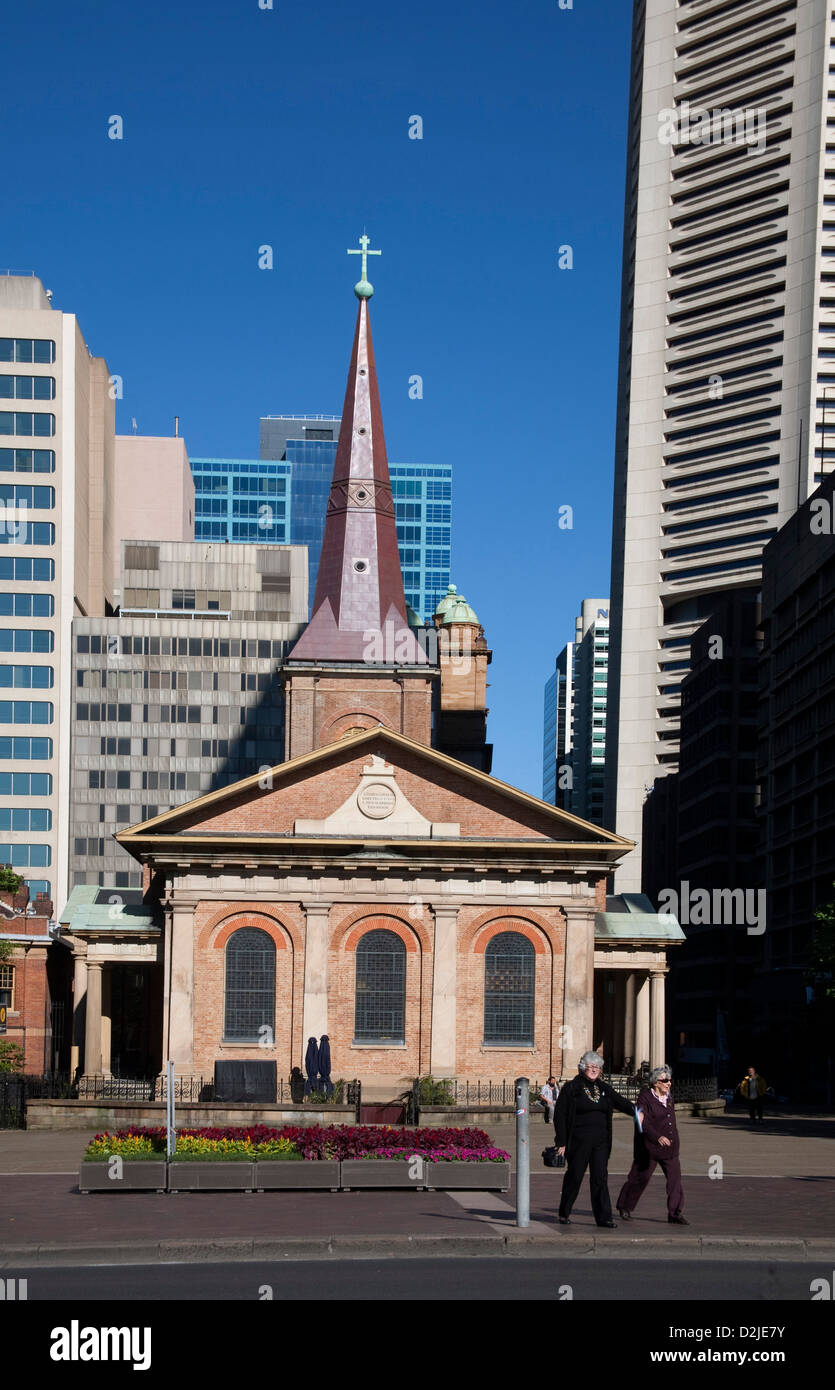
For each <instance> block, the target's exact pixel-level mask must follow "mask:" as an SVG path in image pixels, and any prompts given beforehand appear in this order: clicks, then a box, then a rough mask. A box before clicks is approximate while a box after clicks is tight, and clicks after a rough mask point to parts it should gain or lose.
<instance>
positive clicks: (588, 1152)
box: [554, 1052, 634, 1229]
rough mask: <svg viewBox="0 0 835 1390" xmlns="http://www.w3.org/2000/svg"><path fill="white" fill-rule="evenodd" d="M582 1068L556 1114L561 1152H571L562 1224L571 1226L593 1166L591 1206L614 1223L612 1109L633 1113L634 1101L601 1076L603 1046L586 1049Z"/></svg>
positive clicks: (601, 1219) (601, 1222)
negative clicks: (595, 1050) (610, 1197)
mask: <svg viewBox="0 0 835 1390" xmlns="http://www.w3.org/2000/svg"><path fill="white" fill-rule="evenodd" d="M578 1066H579V1074H578V1075H577V1076H575V1077H574V1080H573V1081H569V1082H568V1084H567V1085H565V1086H563V1088H562V1090H561V1091H560V1094H559V1099H558V1100H557V1108H556V1112H555V1114H554V1130H555V1133H556V1136H557V1152H558V1153H560V1154H566V1165H567V1166H566V1170H565V1177H564V1179H563V1184H562V1196H561V1197H560V1210H559V1221H560V1225H562V1226H568V1225H569V1224H570V1222H569V1217H570V1215H571V1208H572V1207H573V1206H574V1203H575V1201H576V1200H577V1193H578V1192H579V1191H580V1184H581V1183H582V1181H583V1177H584V1176H585V1172H586V1169H587V1168H588V1170H589V1186H590V1187H591V1207H592V1211H593V1212H594V1219H595V1221H596V1222H597V1224H598V1226H607V1227H609V1228H610V1229H614V1228H615V1227H616V1226H617V1224H618V1223H617V1222H616V1221H613V1220H612V1203H611V1201H610V1199H609V1172H608V1164H609V1154H610V1153H611V1151H612V1112H613V1111H614V1110H620V1111H622V1113H623V1114H624V1115H628V1116H629V1117H630V1119H631V1118H633V1116H634V1106H632V1105H630V1103H629V1101H628V1100H624V1098H623V1096H621V1095H618V1093H617V1091H615V1090H614V1089H613V1088H612V1087H611V1086H610V1085H608V1083H607V1082H605V1081H602V1080H601V1079H600V1073H601V1071H602V1070H603V1058H602V1057H601V1056H600V1055H599V1053H597V1052H584V1053H583V1056H582V1057H581V1058H580V1061H579V1064H578Z"/></svg>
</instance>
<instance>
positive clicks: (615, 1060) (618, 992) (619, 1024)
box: [610, 970, 626, 1071]
mask: <svg viewBox="0 0 835 1390" xmlns="http://www.w3.org/2000/svg"><path fill="white" fill-rule="evenodd" d="M613 974H614V977H615V1026H614V1036H613V1038H612V1056H611V1059H610V1060H611V1063H612V1065H613V1066H614V1065H615V1064H616V1065H617V1068H618V1071H623V1059H624V1057H625V1056H626V1053H625V1052H624V1050H623V1039H624V1035H625V1033H626V1029H625V1027H624V1019H625V1018H626V977H625V975H624V972H623V971H622V970H617V971H614V972H613Z"/></svg>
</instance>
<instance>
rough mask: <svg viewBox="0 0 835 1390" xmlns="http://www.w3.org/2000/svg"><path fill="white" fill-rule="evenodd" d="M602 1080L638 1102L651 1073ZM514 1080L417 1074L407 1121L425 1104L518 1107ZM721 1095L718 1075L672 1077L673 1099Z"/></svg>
mask: <svg viewBox="0 0 835 1390" xmlns="http://www.w3.org/2000/svg"><path fill="white" fill-rule="evenodd" d="M570 1079H571V1078H570V1077H566V1078H564V1079H563V1080H562V1081H561V1082H560V1084H561V1085H564V1084H565V1081H567V1080H570ZM603 1080H604V1081H606V1082H607V1083H608V1084H609V1085H610V1086H612V1087H614V1089H615V1090H616V1091H618V1092H619V1094H620V1095H622V1096H624V1097H625V1099H626V1100H629V1101H633V1102H634V1101H636V1100H637V1099H638V1096H639V1094H640V1092H641V1091H642V1090H643V1088H644V1087H645V1086H647V1085H648V1084H649V1077H648V1075H642V1074H638V1075H623V1074H617V1073H612V1074H608V1075H607V1074H606V1073H604V1075H603ZM543 1085H544V1082H542V1081H537V1080H532V1081H531V1083H530V1098H531V1099H530V1105H531V1109H532V1110H533V1108H534V1106H536V1107H537V1109H540V1108H544V1102H543V1101H541V1100H540V1098H539V1092H540V1090H541V1089H542V1086H543ZM515 1095H516V1093H515V1081H508V1080H502V1081H469V1080H462V1079H459V1078H458V1077H448V1078H445V1079H443V1080H437V1079H434V1078H429V1077H418V1078H416V1079H415V1080H414V1081H413V1082H412V1086H411V1090H410V1092H409V1094H408V1097H407V1101H406V1104H407V1111H408V1120H409V1123H410V1124H417V1123H418V1121H419V1119H420V1112H421V1109H422V1108H425V1107H426V1106H435V1105H443V1106H450V1107H453V1108H456V1109H471V1108H472V1109H475V1108H478V1107H479V1106H483V1107H487V1106H491V1107H493V1108H494V1109H507V1110H508V1111H512V1110H513V1109H514V1107H515V1103H516V1100H515ZM718 1095H719V1083H718V1079H717V1078H716V1077H715V1076H698V1077H688V1076H678V1075H675V1074H674V1076H673V1099H674V1100H678V1101H696V1100H716V1098H717V1097H718Z"/></svg>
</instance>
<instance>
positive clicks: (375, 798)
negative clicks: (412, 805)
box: [357, 782, 396, 820]
mask: <svg viewBox="0 0 835 1390" xmlns="http://www.w3.org/2000/svg"><path fill="white" fill-rule="evenodd" d="M395 802H396V797H395V795H394V792H393V791H392V789H391V787H389V786H386V784H385V782H370V783H369V784H368V786H366V787H362V788H361V790H360V792H359V795H358V796H357V805H358V806H359V808H360V810H361V811H362V813H363V815H365V816H370V817H371V819H372V820H384V819H385V817H386V816H390V815H391V813H392V811H393V810H394V806H395Z"/></svg>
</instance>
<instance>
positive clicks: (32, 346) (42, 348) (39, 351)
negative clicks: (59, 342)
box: [0, 338, 55, 362]
mask: <svg viewBox="0 0 835 1390" xmlns="http://www.w3.org/2000/svg"><path fill="white" fill-rule="evenodd" d="M54 361H55V344H54V343H53V342H52V340H51V339H49V338H0V362H54Z"/></svg>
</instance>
